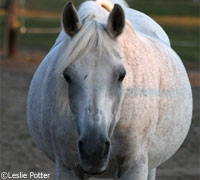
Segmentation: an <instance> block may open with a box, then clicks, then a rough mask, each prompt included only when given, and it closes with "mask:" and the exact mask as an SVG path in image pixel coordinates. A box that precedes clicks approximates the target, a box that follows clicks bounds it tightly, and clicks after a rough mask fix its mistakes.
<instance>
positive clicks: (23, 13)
mask: <svg viewBox="0 0 200 180" xmlns="http://www.w3.org/2000/svg"><path fill="white" fill-rule="evenodd" d="M0 15H8V12H7V11H6V10H5V9H0ZM16 15H17V16H20V17H35V18H44V19H60V17H61V12H49V11H38V10H27V9H18V10H17V11H16ZM151 17H152V18H153V19H154V20H155V21H157V22H158V23H160V24H164V25H170V26H200V17H184V16H151Z"/></svg>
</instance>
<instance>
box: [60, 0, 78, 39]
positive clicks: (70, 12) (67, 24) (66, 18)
mask: <svg viewBox="0 0 200 180" xmlns="http://www.w3.org/2000/svg"><path fill="white" fill-rule="evenodd" d="M62 24H63V27H64V30H65V32H66V33H67V34H68V35H69V36H71V37H72V36H74V35H75V34H76V33H77V32H78V31H79V29H80V28H81V22H80V19H79V16H78V13H77V11H76V8H75V7H74V5H73V3H72V2H69V3H67V4H66V5H65V7H64V9H63V13H62Z"/></svg>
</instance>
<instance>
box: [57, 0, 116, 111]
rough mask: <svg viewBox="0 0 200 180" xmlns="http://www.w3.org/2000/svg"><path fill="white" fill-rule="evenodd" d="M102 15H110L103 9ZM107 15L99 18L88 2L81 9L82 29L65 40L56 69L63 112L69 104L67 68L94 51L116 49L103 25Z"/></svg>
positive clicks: (100, 52) (58, 92) (99, 52)
mask: <svg viewBox="0 0 200 180" xmlns="http://www.w3.org/2000/svg"><path fill="white" fill-rule="evenodd" d="M102 13H107V14H108V12H105V9H103V8H102ZM107 14H105V17H104V16H103V18H102V17H100V18H98V17H97V16H100V15H99V14H98V12H95V8H94V6H93V7H91V6H90V7H88V5H87V2H85V3H83V4H82V6H81V8H80V9H79V18H80V20H81V22H82V27H81V29H80V30H79V32H78V33H77V34H76V35H75V36H74V37H72V38H71V39H70V40H69V38H65V39H66V40H65V42H64V43H63V44H62V46H63V47H62V48H63V51H62V54H61V56H60V58H59V60H58V64H57V67H56V69H55V72H56V76H57V95H58V96H57V98H59V99H58V101H59V103H60V105H61V106H63V107H62V110H64V109H65V107H66V105H67V104H68V103H67V97H66V89H67V88H66V85H65V84H67V83H64V82H63V81H64V80H63V78H61V76H62V74H63V72H64V70H65V68H67V67H68V66H69V65H70V64H71V63H72V62H74V61H75V60H76V59H78V58H79V57H80V56H81V57H85V56H86V55H87V54H88V52H91V51H92V50H95V52H97V53H98V54H99V55H101V54H102V53H103V51H105V50H106V51H109V47H114V43H116V42H115V41H113V40H111V38H110V37H109V35H108V33H107V32H106V30H105V24H104V25H103V23H102V21H105V22H104V23H107V22H106V20H107ZM112 43H113V44H112ZM64 97H66V98H64Z"/></svg>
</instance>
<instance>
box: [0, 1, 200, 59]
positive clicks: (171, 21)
mask: <svg viewBox="0 0 200 180" xmlns="http://www.w3.org/2000/svg"><path fill="white" fill-rule="evenodd" d="M0 16H5V17H6V18H8V19H7V21H6V25H4V32H3V34H4V36H3V47H2V52H3V54H8V55H10V56H14V55H15V52H16V36H17V28H19V26H20V23H19V21H18V17H24V18H27V17H35V18H43V19H60V16H61V12H49V11H37V10H28V9H19V8H18V7H17V0H9V4H8V8H7V9H0ZM152 18H153V19H154V20H155V21H157V22H158V23H159V24H161V25H168V26H190V27H200V17H182V16H181V17H179V16H152ZM21 30H22V31H21V32H26V33H30V32H32V33H44V32H45V30H44V29H42V28H35V29H33V28H32V29H29V30H27V29H23V28H22V29H21ZM59 30H60V29H59V28H51V29H49V30H48V32H49V33H58V32H59Z"/></svg>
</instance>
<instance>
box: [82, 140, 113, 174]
mask: <svg viewBox="0 0 200 180" xmlns="http://www.w3.org/2000/svg"><path fill="white" fill-rule="evenodd" d="M78 149H79V157H80V162H81V166H82V168H83V170H84V171H85V172H86V173H88V174H101V173H103V172H104V171H105V169H106V167H107V164H108V160H109V154H110V141H109V140H106V141H105V140H102V141H100V140H99V141H98V140H95V141H91V139H89V140H87V141H84V140H79V142H78Z"/></svg>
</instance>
